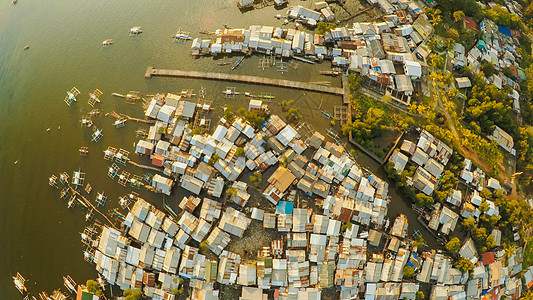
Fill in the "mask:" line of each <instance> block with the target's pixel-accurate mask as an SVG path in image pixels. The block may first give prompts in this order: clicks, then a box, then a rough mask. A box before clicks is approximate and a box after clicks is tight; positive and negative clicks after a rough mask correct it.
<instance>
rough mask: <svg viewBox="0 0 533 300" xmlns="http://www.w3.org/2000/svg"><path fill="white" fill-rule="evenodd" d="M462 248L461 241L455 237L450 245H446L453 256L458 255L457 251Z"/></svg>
mask: <svg viewBox="0 0 533 300" xmlns="http://www.w3.org/2000/svg"><path fill="white" fill-rule="evenodd" d="M460 248H461V241H460V240H459V239H458V238H456V237H454V238H452V239H451V240H450V241H449V242H448V243H446V250H448V251H450V252H451V253H453V254H456V253H457V251H459V249H460Z"/></svg>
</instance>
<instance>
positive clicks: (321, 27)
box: [316, 22, 335, 34]
mask: <svg viewBox="0 0 533 300" xmlns="http://www.w3.org/2000/svg"><path fill="white" fill-rule="evenodd" d="M331 29H335V24H333V23H324V22H318V23H317V24H316V33H318V34H324V33H326V31H330V30H331Z"/></svg>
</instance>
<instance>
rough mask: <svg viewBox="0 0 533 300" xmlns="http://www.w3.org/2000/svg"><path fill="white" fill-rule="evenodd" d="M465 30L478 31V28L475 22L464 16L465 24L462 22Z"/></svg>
mask: <svg viewBox="0 0 533 300" xmlns="http://www.w3.org/2000/svg"><path fill="white" fill-rule="evenodd" d="M464 25H465V28H466V29H470V30H474V31H478V30H479V26H478V25H477V23H476V21H474V19H472V18H470V17H469V16H465V22H464Z"/></svg>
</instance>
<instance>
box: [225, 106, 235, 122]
mask: <svg viewBox="0 0 533 300" xmlns="http://www.w3.org/2000/svg"><path fill="white" fill-rule="evenodd" d="M233 115H234V112H233V105H228V106H225V107H224V118H226V120H230V119H231V118H232V117H233Z"/></svg>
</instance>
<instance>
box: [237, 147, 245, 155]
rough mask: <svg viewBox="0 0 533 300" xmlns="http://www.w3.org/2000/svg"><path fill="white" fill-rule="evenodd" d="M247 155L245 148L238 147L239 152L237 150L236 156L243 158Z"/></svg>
mask: <svg viewBox="0 0 533 300" xmlns="http://www.w3.org/2000/svg"><path fill="white" fill-rule="evenodd" d="M244 155H245V152H244V148H243V147H238V148H237V150H235V156H237V157H242V156H244Z"/></svg>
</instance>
